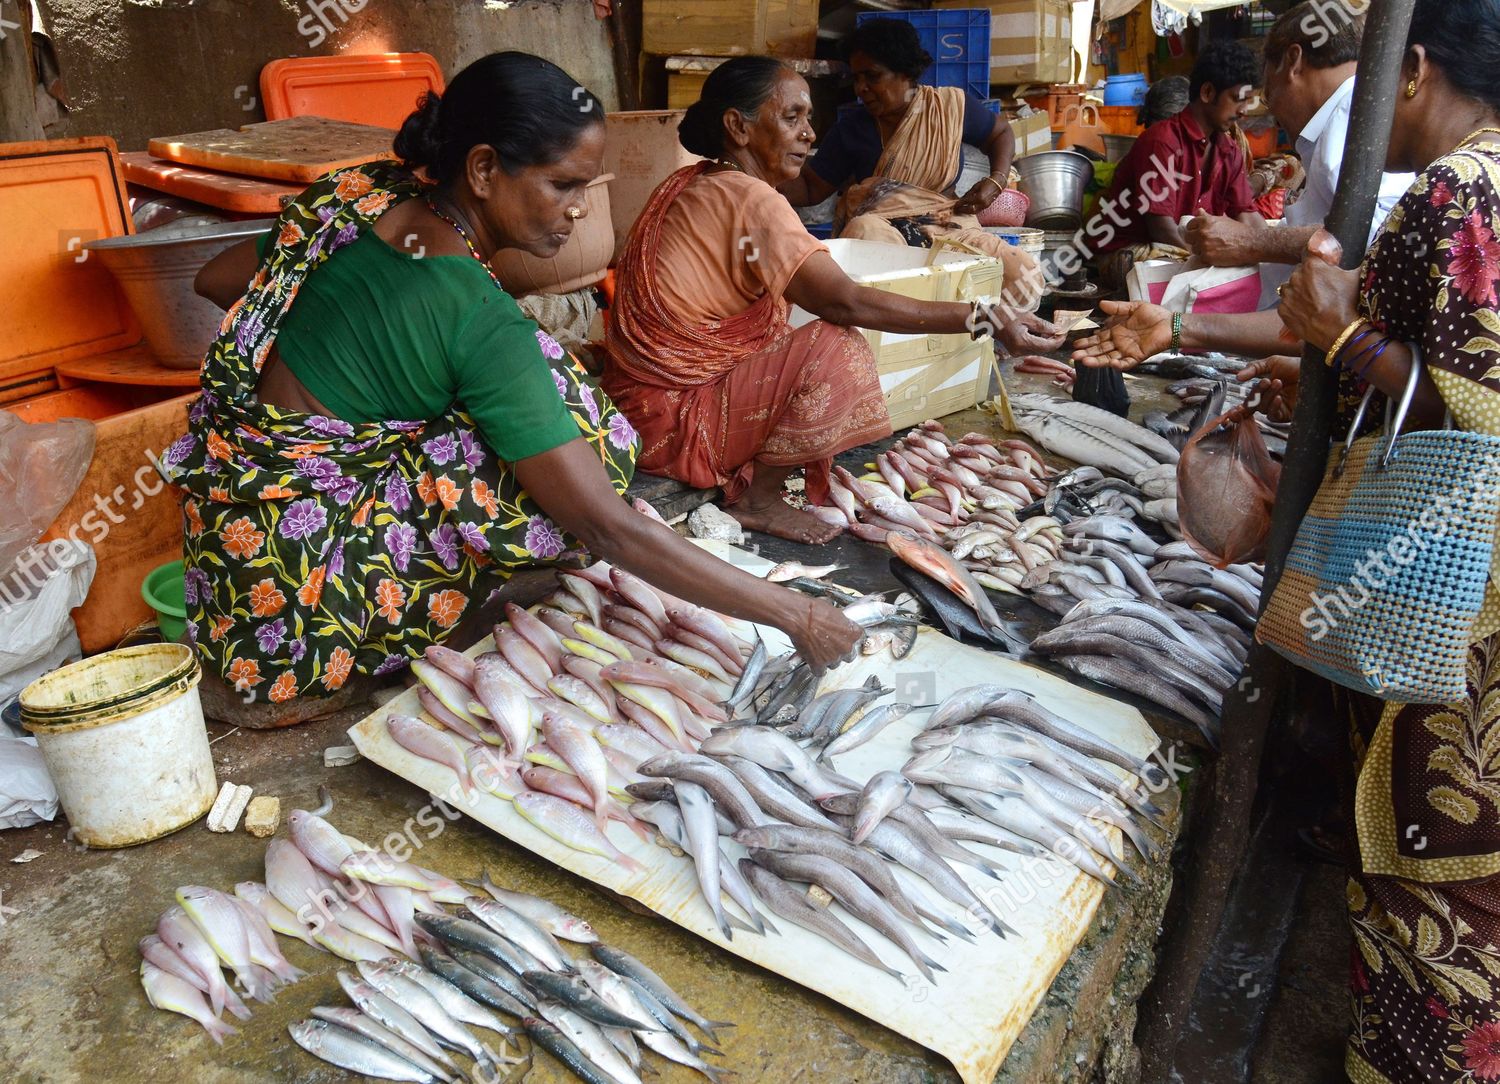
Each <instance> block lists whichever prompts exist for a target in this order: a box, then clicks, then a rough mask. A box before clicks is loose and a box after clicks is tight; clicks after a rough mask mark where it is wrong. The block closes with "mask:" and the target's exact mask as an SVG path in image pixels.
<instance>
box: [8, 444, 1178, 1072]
mask: <svg viewBox="0 0 1500 1084" xmlns="http://www.w3.org/2000/svg"><path fill="white" fill-rule="evenodd" d="M956 424H958V425H960V426H961V428H960V429H959V430H958V431H959V432H962V431H964V429H965V428H979V427H980V426H981V425H991V426H992V425H993V422H992V420H990V419H988V418H987V417H985V416H982V415H976V416H975V417H973V418H964V419H960V420H958V421H957V422H956ZM867 548H868V547H867ZM801 556H804V557H808V556H811V554H802V555H801ZM867 560H868V558H867ZM875 573H878V568H876V569H873V570H872V574H875ZM366 710H368V706H364V707H360V708H356V709H353V710H351V711H349V712H346V713H344V714H343V715H341V716H338V717H334V718H330V719H326V720H322V721H319V722H315V723H311V724H308V725H304V726H300V727H296V728H292V729H289V730H285V731H274V732H253V731H247V730H234V729H232V728H229V727H226V726H223V725H219V724H213V725H211V726H210V733H211V737H212V738H213V740H214V746H213V749H214V754H215V762H216V767H217V770H218V774H219V778H220V779H232V780H234V781H236V782H239V783H248V784H250V785H251V786H253V787H254V788H255V789H256V791H257V793H264V794H275V795H278V796H280V797H281V798H282V801H283V807H284V809H286V810H289V809H292V808H298V807H305V808H310V807H312V806H315V805H316V804H317V801H318V799H317V790H318V787H319V785H320V784H326V785H327V786H328V788H329V789H330V791H331V792H332V795H333V797H334V799H335V806H334V809H333V812H332V814H331V819H332V820H333V821H334V823H336V824H337V825H338V826H339V827H340V828H341V829H343V830H344V831H346V832H348V833H350V834H352V835H355V836H358V837H360V838H363V839H366V840H367V841H371V842H374V841H378V840H380V839H382V838H384V837H385V836H386V834H387V833H389V832H391V831H392V830H398V831H399V830H402V829H403V826H409V824H410V820H411V818H414V817H416V816H417V815H418V814H419V813H421V812H422V811H423V809H424V807H426V806H427V805H428V799H427V797H426V795H424V794H423V793H422V792H421V791H420V790H419V789H418V788H415V787H413V786H411V785H410V784H407V783H405V782H404V781H402V780H400V779H398V778H395V777H393V776H391V775H389V774H387V773H385V772H383V771H382V770H380V769H378V768H376V767H374V766H373V765H370V764H368V763H365V762H360V763H357V764H355V765H353V766H350V767H347V768H337V769H325V768H324V767H323V762H322V750H323V749H324V748H325V747H326V746H330V745H339V744H345V742H346V739H345V738H344V736H343V730H344V729H345V728H346V727H347V726H348V725H349V724H351V723H352V722H354V721H356V720H357V719H358V718H359V717H360V716H361V715H362V714H363V713H364V712H365V711H366ZM1188 778H1189V783H1190V784H1191V782H1192V781H1193V779H1194V777H1193V776H1189V777H1188ZM430 816H431V814H430V811H429V818H430ZM431 823H432V821H431V820H430V819H429V820H428V821H423V822H420V825H421V826H420V827H418V828H416V829H415V831H416V832H417V834H418V835H425V834H426V833H428V832H432V838H431V839H430V840H428V841H426V842H425V845H424V847H423V849H422V858H421V860H422V863H423V864H424V865H429V866H432V867H434V868H436V869H438V870H441V871H443V872H445V873H448V874H449V875H452V876H459V877H473V876H477V875H478V874H479V872H480V870H481V869H483V868H489V869H490V870H491V871H493V873H494V875H495V877H496V879H497V880H498V881H500V883H504V884H510V885H514V886H516V887H518V888H521V889H523V890H527V891H533V892H537V893H539V894H542V895H545V896H547V897H549V898H551V899H554V900H557V901H559V902H561V903H563V904H564V905H566V906H569V907H571V908H572V909H574V910H576V911H578V912H580V913H582V914H583V915H585V916H586V917H587V918H588V919H589V920H590V921H591V922H593V923H594V924H595V926H596V928H598V929H599V931H600V934H601V936H603V937H604V938H605V939H606V940H608V941H610V942H613V943H616V944H619V945H620V946H621V947H623V948H625V949H627V950H628V951H630V952H633V953H635V954H636V955H638V956H640V957H642V958H643V959H645V960H647V961H649V962H650V963H651V965H652V966H654V967H656V968H658V970H660V972H661V973H662V974H663V976H664V977H665V978H667V980H668V981H669V982H671V983H672V984H673V985H674V986H676V987H677V988H678V989H679V990H681V991H682V992H683V994H684V995H685V996H686V997H687V998H688V999H689V1000H690V1001H692V1002H694V1003H695V1004H696V1005H697V1006H698V1007H699V1008H700V1009H701V1010H702V1011H703V1012H704V1013H705V1014H706V1015H708V1016H710V1017H715V1018H720V1019H732V1020H735V1021H737V1022H738V1024H739V1027H738V1028H736V1029H734V1030H733V1031H731V1032H727V1033H726V1035H725V1044H724V1049H725V1053H726V1058H725V1059H724V1063H725V1064H727V1065H728V1066H730V1067H732V1068H734V1069H735V1070H736V1072H737V1073H738V1074H739V1079H740V1080H743V1081H747V1082H749V1081H757V1082H758V1081H766V1082H775V1084H791V1082H794V1081H808V1082H813V1081H816V1082H819V1084H824V1082H856V1081H857V1082H860V1084H927V1082H934V1081H952V1080H956V1077H955V1075H954V1074H953V1072H952V1070H951V1069H950V1068H949V1067H948V1066H947V1065H946V1063H944V1062H942V1061H941V1059H939V1058H938V1057H937V1056H936V1055H932V1054H930V1053H927V1052H926V1051H924V1050H922V1049H921V1048H920V1047H918V1046H916V1045H914V1044H912V1043H910V1042H908V1041H906V1040H904V1039H902V1038H900V1037H899V1036H896V1035H894V1034H893V1033H891V1032H888V1031H886V1030H885V1029H883V1028H881V1027H879V1026H877V1025H874V1024H872V1023H870V1022H868V1021H866V1020H864V1019H862V1018H860V1017H858V1016H856V1015H855V1014H853V1013H850V1012H848V1011H847V1010H845V1009H843V1008H842V1007H840V1006H838V1005H836V1004H834V1003H833V1002H831V1001H828V1000H827V999H824V998H822V997H820V996H819V995H815V994H812V993H810V992H808V991H806V990H804V989H802V988H801V987H798V986H795V985H794V984H791V983H788V982H786V981H785V980H782V979H780V978H779V977H777V976H774V975H771V974H769V973H767V972H764V971H761V970H760V969H759V968H757V967H755V966H754V965H751V964H749V963H746V962H744V961H741V960H739V959H737V958H734V957H729V956H724V955H722V954H719V953H716V952H714V951H713V950H712V949H711V948H710V946H708V945H707V944H706V943H705V942H703V941H701V940H699V939H697V938H695V937H693V936H692V935H690V934H689V933H687V932H686V931H684V930H681V929H680V928H678V927H676V926H674V925H672V924H670V923H667V922H665V921H663V920H660V919H658V918H656V917H654V916H651V915H646V914H640V913H637V912H636V911H635V910H633V909H632V908H633V906H634V905H630V906H626V905H624V901H620V900H617V899H616V898H614V897H611V896H608V895H607V894H605V893H602V892H600V891H599V890H596V889H595V888H593V887H592V886H590V885H589V884H587V883H585V882H583V881H581V880H579V879H576V878H574V877H572V876H571V875H569V874H567V873H565V872H563V871H561V870H559V869H557V868H556V867H553V866H551V865H550V864H548V863H546V862H543V861H542V860H540V859H538V858H536V857H534V856H532V855H530V854H529V853H528V852H525V851H523V850H521V849H519V848H516V847H513V846H511V845H510V844H508V843H507V842H506V841H505V840H503V839H501V838H498V837H497V836H495V835H494V834H492V833H490V832H489V831H487V830H486V829H484V828H482V827H481V826H478V825H476V824H474V823H472V822H469V821H467V820H464V819H459V820H457V821H454V822H452V823H448V822H447V821H442V822H441V831H434V830H433V829H432V828H429V827H427V826H428V825H430V824H431ZM1169 823H1170V827H1171V830H1172V832H1173V834H1174V836H1175V833H1176V829H1177V821H1176V816H1175V812H1174V813H1173V816H1172V818H1171V820H1170V822H1169ZM0 845H3V850H0V858H3V859H5V860H6V862H5V863H4V864H0V903H3V905H4V906H5V907H6V908H7V910H4V911H0V921H3V927H0V976H4V977H5V980H4V983H3V985H0V1065H4V1066H6V1068H7V1071H6V1073H5V1076H4V1079H5V1080H6V1081H7V1082H10V1081H14V1082H17V1084H43V1082H47V1084H51V1082H73V1081H80V1080H86V1079H88V1080H108V1081H110V1082H111V1084H146V1082H150V1084H168V1082H175V1081H183V1082H187V1081H191V1082H193V1084H199V1082H217V1081H226V1082H227V1081H231V1080H233V1081H244V1082H251V1084H258V1082H267V1084H269V1082H271V1081H278V1082H279V1081H298V1082H322V1081H335V1080H345V1079H349V1077H348V1075H347V1074H345V1073H342V1072H341V1071H339V1070H336V1069H333V1068H332V1067H330V1066H327V1065H324V1064H322V1063H318V1062H315V1061H313V1059H311V1058H310V1057H308V1056H306V1055H305V1054H303V1053H302V1052H301V1051H300V1050H298V1049H297V1048H296V1047H295V1046H294V1045H293V1044H292V1043H291V1042H290V1040H289V1038H288V1037H287V1035H286V1030H285V1025H286V1023H287V1022H288V1021H290V1020H292V1019H296V1018H298V1017H300V1016H303V1015H306V1013H307V1011H308V1010H309V1009H310V1008H311V1007H312V1006H313V1005H315V1004H319V1003H332V1002H337V1003H343V998H342V995H341V994H340V993H339V992H338V990H337V987H336V985H335V981H334V972H335V970H336V965H337V961H335V960H334V959H333V958H332V957H330V956H328V955H326V954H323V953H319V952H315V951H314V950H311V949H308V948H306V947H305V946H302V945H297V944H291V945H290V946H289V947H288V949H287V955H288V956H289V958H290V959H291V960H292V962H293V963H295V964H297V965H298V966H301V967H304V968H307V969H308V970H309V971H311V972H312V975H311V976H310V977H309V978H307V979H304V980H303V981H301V982H299V983H297V984H296V985H295V986H292V987H290V988H288V989H287V990H286V991H284V992H283V993H282V994H281V995H280V996H279V998H278V1000H277V1001H276V1003H275V1004H273V1005H270V1006H255V1007H254V1014H253V1016H252V1018H251V1019H250V1020H249V1021H247V1022H245V1023H244V1025H243V1026H242V1030H241V1033H240V1034H239V1035H237V1036H234V1037H232V1038H231V1039H230V1040H229V1041H228V1042H226V1044H225V1045H224V1047H223V1048H222V1049H216V1048H214V1047H212V1046H211V1045H209V1043H208V1041H207V1040H206V1038H205V1037H204V1036H203V1035H202V1034H201V1032H200V1031H199V1029H198V1028H197V1026H196V1025H193V1024H191V1023H189V1022H187V1021H185V1020H184V1019H183V1018H181V1017H177V1016H174V1015H170V1014H167V1013H162V1012H156V1011H153V1010H151V1009H150V1008H149V1007H148V1006H147V1004H146V1002H145V999H144V996H143V994H142V992H141V989H140V986H139V983H138V981H137V976H136V967H137V963H138V958H137V955H136V947H135V946H136V942H137V940H138V939H139V938H140V937H142V936H144V935H145V934H146V933H148V932H150V931H151V929H152V927H153V924H154V922H155V920H156V917H157V915H158V914H159V913H160V912H161V911H162V910H164V909H165V908H166V907H167V906H169V905H170V903H171V901H172V892H173V890H174V888H175V887H176V886H178V885H184V884H207V885H212V886H215V887H222V888H227V887H229V886H230V885H232V884H233V883H234V882H236V881H239V880H245V879H260V878H261V876H262V857H263V854H264V843H263V842H262V841H259V840H255V839H253V838H251V837H250V836H248V835H246V834H245V833H243V832H239V833H236V834H234V835H223V836H218V835H211V834H209V833H208V832H207V830H206V828H205V827H204V825H203V823H202V822H199V823H198V824H195V825H192V826H189V827H188V828H186V829H184V830H183V831H181V832H179V833H177V834H176V835H173V836H170V837H168V838H166V839H163V840H158V841H156V842H154V843H151V844H148V845H145V846H142V847H137V848H132V849H128V850H123V851H115V852H108V851H81V850H78V849H75V848H74V847H72V846H70V845H69V844H68V842H67V841H66V839H65V837H64V829H63V828H62V827H60V826H37V827H35V828H31V829H23V830H16V831H11V832H7V833H5V835H4V837H3V838H0ZM27 848H34V849H36V850H38V851H41V852H42V856H41V857H40V858H38V859H36V860H35V861H33V862H31V863H29V864H25V865H12V864H9V861H8V860H9V859H11V858H13V857H14V856H15V855H16V854H19V853H20V852H21V851H23V850H25V849H27ZM1142 872H1143V873H1144V874H1146V877H1145V884H1143V885H1142V886H1140V887H1138V888H1132V889H1126V890H1124V891H1121V892H1118V893H1111V896H1110V898H1109V900H1108V901H1107V902H1106V904H1105V905H1104V906H1102V907H1101V908H1100V911H1099V914H1098V916H1097V917H1096V920H1095V923H1094V925H1093V927H1092V928H1091V929H1090V931H1089V932H1088V934H1087V935H1086V937H1085V939H1084V942H1083V944H1082V945H1081V946H1080V948H1079V951H1078V952H1077V953H1075V955H1074V957H1073V959H1072V960H1070V962H1069V963H1068V964H1067V965H1066V966H1065V967H1064V969H1063V970H1062V972H1061V973H1060V974H1059V976H1058V978H1057V979H1056V981H1055V982H1054V985H1053V987H1052V989H1051V991H1050V992H1049V994H1048V995H1047V997H1046V999H1045V1000H1044V1002H1043V1004H1042V1006H1041V1008H1040V1009H1039V1010H1038V1012H1037V1014H1036V1016H1035V1017H1034V1018H1033V1020H1032V1023H1031V1025H1030V1026H1029V1027H1028V1029H1027V1031H1026V1032H1025V1033H1024V1034H1023V1036H1022V1038H1021V1040H1020V1041H1019V1043H1018V1044H1017V1046H1016V1048H1015V1049H1014V1051H1013V1053H1012V1056H1011V1058H1010V1060H1009V1062H1008V1063H1007V1065H1006V1066H1005V1067H1004V1069H1003V1070H1002V1073H1001V1076H1000V1078H999V1079H1001V1080H1004V1081H1006V1082H1010V1084H1044V1082H1045V1084H1064V1082H1070V1084H1071V1082H1078V1084H1083V1082H1087V1081H1092V1080H1101V1081H1105V1082H1107V1084H1130V1082H1132V1081H1133V1080H1134V1079H1135V1078H1136V1075H1137V1074H1136V1072H1135V1070H1134V1050H1133V1047H1132V1045H1131V1033H1132V1031H1133V1028H1134V1020H1135V1016H1134V1002H1135V1000H1136V998H1137V997H1138V996H1139V994H1140V991H1141V990H1142V989H1143V988H1144V985H1145V983H1146V982H1147V981H1148V980H1149V978H1150V975H1151V973H1152V970H1153V966H1154V965H1153V947H1154V943H1155V940H1156V937H1157V933H1158V928H1159V923H1160V919H1161V914H1162V909H1163V906H1164V904H1165V900H1166V897H1167V894H1168V892H1169V890H1170V885H1171V867H1170V866H1169V865H1168V864H1166V863H1160V864H1158V865H1157V866H1156V867H1154V868H1152V869H1150V870H1149V871H1147V870H1143V871H1142ZM11 908H14V909H15V910H14V912H12V911H11V910H10V909H11ZM283 942H285V939H283ZM655 1060H656V1061H657V1062H658V1064H659V1063H660V1059H655ZM1096 1065H1102V1069H1100V1070H1099V1072H1098V1073H1097V1074H1096V1073H1095V1066H1096ZM526 1079H527V1080H529V1081H538V1082H548V1081H564V1080H570V1079H572V1078H571V1077H570V1076H569V1074H567V1073H566V1072H565V1071H564V1070H562V1069H561V1067H560V1066H559V1065H557V1064H556V1063H555V1062H553V1061H552V1060H551V1059H550V1058H548V1057H546V1056H543V1057H541V1058H538V1059H537V1061H536V1064H535V1065H534V1066H533V1067H532V1068H531V1070H530V1072H529V1073H528V1075H527V1077H526ZM654 1079H656V1080H660V1081H662V1082H663V1084H670V1082H676V1081H689V1080H694V1079H698V1078H697V1077H695V1076H694V1075H693V1074H692V1073H690V1072H689V1071H687V1070H684V1069H678V1068H675V1067H674V1068H668V1069H666V1070H664V1071H663V1072H662V1073H661V1074H660V1076H659V1077H656V1078H654Z"/></svg>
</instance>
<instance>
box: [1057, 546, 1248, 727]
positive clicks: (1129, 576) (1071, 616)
mask: <svg viewBox="0 0 1500 1084" xmlns="http://www.w3.org/2000/svg"><path fill="white" fill-rule="evenodd" d="M1083 522H1085V523H1088V522H1089V521H1083ZM1121 524H1126V525H1127V526H1128V524H1127V521H1123V520H1121V521H1113V522H1112V524H1105V525H1095V526H1094V527H1093V529H1094V530H1095V531H1096V533H1104V532H1106V531H1108V533H1111V534H1113V535H1114V536H1115V540H1113V541H1111V540H1108V539H1099V538H1095V539H1092V540H1090V541H1091V542H1092V545H1090V546H1087V547H1084V548H1082V549H1080V550H1078V551H1077V556H1078V557H1079V559H1080V561H1085V562H1086V563H1082V564H1080V563H1078V562H1072V563H1068V564H1063V565H1059V566H1057V567H1053V568H1050V569H1039V570H1038V573H1039V574H1045V575H1046V577H1047V579H1046V582H1045V583H1038V584H1036V585H1034V587H1033V590H1032V598H1033V600H1034V601H1036V602H1037V603H1039V604H1040V605H1042V606H1044V607H1047V608H1048V609H1051V610H1052V611H1053V612H1055V613H1057V614H1059V615H1060V616H1061V617H1062V619H1063V620H1062V622H1061V624H1059V625H1058V626H1057V627H1056V628H1054V629H1052V630H1051V631H1049V632H1047V633H1044V634H1043V635H1041V636H1038V637H1037V638H1036V639H1035V640H1033V641H1032V643H1031V648H1030V650H1031V651H1032V652H1033V653H1034V654H1037V655H1044V656H1048V657H1050V658H1052V659H1053V660H1054V661H1055V662H1057V663H1058V664H1059V665H1061V666H1063V667H1066V668H1067V669H1068V670H1070V671H1072V672H1073V673H1075V674H1078V675H1079V676H1081V677H1085V678H1088V679H1089V680H1091V681H1097V682H1099V683H1100V684H1102V685H1109V686H1112V687H1114V688H1118V689H1124V690H1127V691H1129V692H1132V693H1135V694H1136V695H1138V696H1141V697H1143V698H1144V699H1146V700H1149V701H1151V702H1152V703H1154V704H1157V705H1159V706H1161V707H1163V708H1166V709H1168V710H1170V711H1172V712H1175V713H1176V714H1178V715H1180V716H1182V717H1183V718H1185V719H1187V720H1189V721H1190V722H1192V723H1193V724H1195V725H1196V726H1197V727H1198V729H1199V731H1200V732H1201V733H1202V734H1203V736H1204V738H1205V739H1206V740H1207V741H1208V743H1209V744H1210V746H1213V747H1215V748H1216V747H1217V746H1218V738H1219V714H1220V711H1221V709H1222V707H1223V696H1224V693H1225V692H1226V691H1227V690H1228V689H1229V688H1230V686H1232V685H1234V684H1235V682H1236V681H1238V680H1239V677H1240V674H1241V672H1242V671H1243V669H1244V664H1245V657H1246V655H1247V654H1248V653H1249V648H1250V636H1251V631H1252V630H1253V628H1254V626H1255V612H1256V609H1255V608H1256V605H1257V602H1258V599H1259V597H1260V590H1261V574H1260V571H1259V570H1258V569H1257V568H1254V567H1252V566H1248V565H1244V566H1242V565H1233V566H1231V567H1230V568H1228V569H1224V570H1221V569H1216V568H1213V567H1212V566H1210V565H1208V564H1206V563H1205V562H1204V561H1202V560H1201V559H1199V558H1198V557H1197V555H1196V554H1195V553H1194V552H1193V551H1192V549H1191V548H1190V547H1189V546H1187V545H1186V544H1185V543H1181V542H1173V543H1169V544H1167V545H1157V544H1156V543H1154V542H1151V540H1150V539H1149V538H1146V536H1145V535H1144V534H1140V533H1139V532H1138V531H1135V530H1134V529H1133V528H1131V530H1130V531H1129V532H1127V531H1126V530H1125V528H1124V527H1122V526H1120V525H1121ZM1132 540H1133V541H1134V545H1132V544H1130V543H1131V541H1132ZM1070 552H1072V551H1070ZM1100 570H1104V571H1105V572H1109V573H1111V575H1110V576H1108V577H1105V578H1103V579H1102V580H1101V579H1100V576H1103V572H1101V571H1100ZM1090 572H1092V573H1094V575H1086V573H1090Z"/></svg>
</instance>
